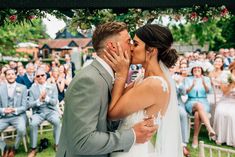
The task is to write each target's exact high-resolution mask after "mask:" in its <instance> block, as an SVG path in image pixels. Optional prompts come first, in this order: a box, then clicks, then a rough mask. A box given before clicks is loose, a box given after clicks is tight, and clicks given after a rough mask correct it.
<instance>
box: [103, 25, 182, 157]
mask: <svg viewBox="0 0 235 157" xmlns="http://www.w3.org/2000/svg"><path fill="white" fill-rule="evenodd" d="M172 43H173V37H172V34H171V32H170V30H169V29H168V28H166V27H162V26H159V25H156V24H147V25H145V26H143V27H141V28H139V29H138V30H137V31H136V34H135V37H134V43H133V45H132V47H131V54H130V56H131V57H129V56H128V54H127V53H126V52H122V50H121V47H120V45H119V44H117V46H118V49H119V50H118V53H117V54H118V55H117V54H115V53H114V52H112V51H110V50H109V52H107V53H106V54H105V60H106V61H107V62H108V63H109V64H110V65H111V66H112V68H113V69H114V70H115V71H116V79H115V83H114V87H113V90H112V101H111V103H110V106H109V113H108V117H109V118H110V119H113V120H116V119H122V122H121V123H120V125H119V129H127V128H131V127H132V126H133V125H134V124H136V123H137V122H140V121H142V120H143V119H144V118H146V117H149V116H152V115H154V116H156V122H157V125H158V131H157V135H156V140H155V141H154V146H153V145H151V142H150V141H149V142H147V143H144V144H134V145H133V146H132V148H131V149H130V151H129V152H114V153H112V154H111V156H112V157H150V156H154V157H172V156H174V157H182V156H183V153H182V152H183V150H182V146H181V143H182V140H181V131H180V119H179V113H178V106H177V97H176V91H175V85H174V81H173V80H172V79H171V76H170V73H169V71H168V68H169V67H171V66H173V65H174V64H175V62H176V61H177V58H178V56H177V52H176V50H175V49H172V48H171V46H172ZM129 58H131V63H132V64H142V66H143V67H144V69H145V74H144V77H143V78H142V79H139V80H137V81H135V82H134V83H132V84H130V85H129V86H127V87H126V88H124V86H125V80H126V79H127V75H128V68H129V67H126V70H121V69H122V68H120V67H119V66H120V64H119V66H118V62H120V61H121V60H122V59H126V60H129ZM150 146H152V147H150ZM150 148H151V149H150Z"/></svg>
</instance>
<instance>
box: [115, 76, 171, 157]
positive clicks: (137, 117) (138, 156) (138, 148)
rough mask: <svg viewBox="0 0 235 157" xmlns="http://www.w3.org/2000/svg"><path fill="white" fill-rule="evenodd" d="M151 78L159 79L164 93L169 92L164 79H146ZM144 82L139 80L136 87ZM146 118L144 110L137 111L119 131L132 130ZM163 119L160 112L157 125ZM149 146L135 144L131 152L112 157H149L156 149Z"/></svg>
mask: <svg viewBox="0 0 235 157" xmlns="http://www.w3.org/2000/svg"><path fill="white" fill-rule="evenodd" d="M150 78H153V79H159V80H160V81H161V83H162V90H163V91H164V92H167V91H168V86H167V83H166V81H165V80H164V79H163V78H162V77H159V76H150V77H148V78H146V79H150ZM142 81H143V79H137V80H136V82H135V84H134V86H135V85H137V84H139V83H141V82H142ZM145 117H147V115H146V111H145V110H144V109H143V110H140V111H137V112H135V113H133V114H131V115H129V116H127V117H126V118H124V119H123V120H122V121H121V123H120V125H119V127H118V130H125V129H129V128H132V127H133V126H134V125H135V124H136V123H138V122H141V121H143V120H144V118H145ZM161 119H162V116H161V114H160V112H159V113H157V114H156V119H155V123H156V124H158V125H160V124H161ZM149 145H150V143H144V144H134V145H133V147H132V148H131V150H130V151H129V152H118V153H112V155H111V157H143V156H144V157H148V156H149V152H151V151H153V149H154V148H153V146H152V147H150V146H149ZM151 148H152V150H150V149H151Z"/></svg>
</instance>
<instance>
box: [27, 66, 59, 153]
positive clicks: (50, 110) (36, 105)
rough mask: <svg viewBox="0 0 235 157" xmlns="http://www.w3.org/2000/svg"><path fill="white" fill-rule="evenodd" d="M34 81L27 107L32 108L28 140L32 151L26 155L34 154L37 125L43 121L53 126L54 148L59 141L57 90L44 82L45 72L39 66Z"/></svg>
mask: <svg viewBox="0 0 235 157" xmlns="http://www.w3.org/2000/svg"><path fill="white" fill-rule="evenodd" d="M35 76H36V77H35V80H36V82H37V83H34V84H33V85H32V87H31V88H30V91H29V107H31V108H32V109H33V115H32V117H31V118H30V124H29V125H30V138H31V140H30V142H31V148H32V151H31V152H30V154H29V156H28V157H34V156H36V152H37V151H36V147H37V136H38V126H39V125H40V124H41V123H42V122H43V121H44V120H47V121H49V122H50V123H51V124H52V125H53V126H54V127H53V128H54V132H53V133H54V138H55V148H57V145H58V143H59V136H60V129H61V124H60V118H59V116H60V115H59V112H58V108H57V106H56V105H57V103H58V91H57V88H56V86H55V85H53V84H50V83H47V82H46V73H45V71H44V69H42V68H40V69H38V70H37V71H36V75H35Z"/></svg>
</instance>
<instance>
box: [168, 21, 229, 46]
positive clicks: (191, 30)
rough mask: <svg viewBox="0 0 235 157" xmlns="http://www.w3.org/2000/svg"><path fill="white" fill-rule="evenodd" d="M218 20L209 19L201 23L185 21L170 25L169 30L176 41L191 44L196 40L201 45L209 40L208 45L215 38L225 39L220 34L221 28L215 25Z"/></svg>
mask: <svg viewBox="0 0 235 157" xmlns="http://www.w3.org/2000/svg"><path fill="white" fill-rule="evenodd" d="M217 23H218V20H209V21H207V22H201V23H186V24H179V25H172V26H171V30H172V33H173V36H174V39H175V40H176V41H179V42H182V43H189V44H191V43H192V42H194V41H197V42H198V43H199V44H200V45H201V46H203V44H204V43H206V42H209V44H210V46H211V47H213V46H214V45H215V39H218V40H219V41H221V42H224V41H225V38H224V37H223V36H222V28H220V27H218V26H217Z"/></svg>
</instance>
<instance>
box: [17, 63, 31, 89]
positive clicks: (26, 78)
mask: <svg viewBox="0 0 235 157" xmlns="http://www.w3.org/2000/svg"><path fill="white" fill-rule="evenodd" d="M34 72H35V68H34V65H33V63H28V64H27V65H26V73H25V74H24V75H23V76H18V77H17V79H16V82H18V83H20V84H23V85H25V86H26V87H27V89H29V88H30V87H31V86H32V84H33V82H34Z"/></svg>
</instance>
